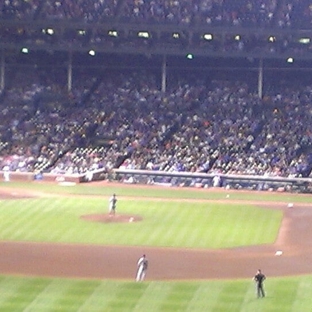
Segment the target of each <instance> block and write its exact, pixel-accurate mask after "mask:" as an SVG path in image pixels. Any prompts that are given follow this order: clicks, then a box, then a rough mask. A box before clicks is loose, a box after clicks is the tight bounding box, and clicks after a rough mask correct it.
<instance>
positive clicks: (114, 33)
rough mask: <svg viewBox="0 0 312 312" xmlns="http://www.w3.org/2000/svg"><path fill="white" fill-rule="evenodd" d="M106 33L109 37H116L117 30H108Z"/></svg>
mask: <svg viewBox="0 0 312 312" xmlns="http://www.w3.org/2000/svg"><path fill="white" fill-rule="evenodd" d="M108 35H109V36H111V37H118V32H117V31H116V30H109V31H108Z"/></svg>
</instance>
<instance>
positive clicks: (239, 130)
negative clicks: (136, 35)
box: [0, 70, 312, 177]
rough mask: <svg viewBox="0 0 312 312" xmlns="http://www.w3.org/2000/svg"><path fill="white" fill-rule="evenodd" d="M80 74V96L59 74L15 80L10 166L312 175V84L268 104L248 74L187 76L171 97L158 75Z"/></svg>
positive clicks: (6, 160) (6, 103) (279, 91)
mask: <svg viewBox="0 0 312 312" xmlns="http://www.w3.org/2000/svg"><path fill="white" fill-rule="evenodd" d="M77 75H78V77H75V79H74V85H73V89H72V92H71V93H70V94H68V92H67V91H66V90H64V85H63V84H62V83H61V81H62V79H61V78H60V77H59V76H58V74H57V73H55V74H54V75H51V73H50V72H49V71H44V70H42V71H39V70H36V71H32V72H27V71H26V72H25V71H24V72H23V73H22V72H20V73H18V74H16V75H14V76H13V77H12V81H13V80H14V84H11V85H10V84H8V85H9V87H8V88H7V89H6V90H5V92H3V94H2V95H1V102H0V108H1V109H0V116H1V120H3V122H2V124H1V127H0V141H1V144H0V166H1V169H4V168H9V170H11V171H21V172H23V171H24V172H25V171H31V172H53V173H69V174H85V173H87V172H90V171H92V170H96V169H105V170H107V171H109V170H111V169H112V168H116V167H122V168H129V169H147V170H164V171H170V172H172V171H187V172H206V173H213V174H220V173H222V174H251V175H268V176H284V177H301V176H308V175H309V174H310V171H311V155H312V153H311V139H312V133H311V130H310V126H309V125H310V124H311V121H312V106H311V101H312V85H299V86H298V85H294V84H293V81H288V82H287V83H286V84H285V85H283V86H282V87H280V88H278V86H273V87H271V88H270V89H268V92H266V93H265V95H264V97H263V99H259V97H258V94H257V90H256V86H255V85H253V84H252V83H248V82H246V81H244V79H243V77H242V78H241V79H240V80H237V79H236V80H231V79H227V80H225V79H211V78H209V79H207V78H206V77H205V76H202V77H200V75H197V77H196V78H194V77H189V78H188V79H186V78H185V77H183V76H180V75H177V77H174V79H169V82H168V87H167V91H166V92H161V91H160V87H159V79H158V78H159V77H157V75H155V74H153V73H148V72H134V73H133V72H127V71H119V72H116V71H115V72H111V73H107V75H105V76H103V75H101V76H98V75H97V74H95V73H94V74H91V73H84V72H80V73H77ZM8 76H10V75H8ZM44 76H46V77H49V78H46V79H43V77H44ZM25 77H27V79H25ZM171 78H172V77H171Z"/></svg>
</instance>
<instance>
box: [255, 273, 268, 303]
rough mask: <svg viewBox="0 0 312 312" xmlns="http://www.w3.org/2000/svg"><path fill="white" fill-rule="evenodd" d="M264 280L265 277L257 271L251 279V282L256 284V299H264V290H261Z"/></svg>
mask: <svg viewBox="0 0 312 312" xmlns="http://www.w3.org/2000/svg"><path fill="white" fill-rule="evenodd" d="M265 279H266V277H265V275H264V274H263V273H262V272H261V270H260V269H259V270H258V271H257V274H256V275H255V276H254V278H253V280H254V281H255V282H256V285H257V295H258V298H260V297H262V298H263V297H265V294H264V289H263V282H264V280H265Z"/></svg>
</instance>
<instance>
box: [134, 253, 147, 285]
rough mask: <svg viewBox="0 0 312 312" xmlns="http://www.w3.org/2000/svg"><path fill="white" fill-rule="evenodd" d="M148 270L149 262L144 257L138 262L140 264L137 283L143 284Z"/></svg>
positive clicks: (138, 265)
mask: <svg viewBox="0 0 312 312" xmlns="http://www.w3.org/2000/svg"><path fill="white" fill-rule="evenodd" d="M147 268H148V260H147V258H146V255H143V256H142V257H141V258H140V259H139V260H138V264H137V275H136V279H135V280H136V281H137V282H141V281H143V280H144V278H145V275H146V271H147Z"/></svg>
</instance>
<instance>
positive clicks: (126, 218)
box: [81, 213, 142, 223]
mask: <svg viewBox="0 0 312 312" xmlns="http://www.w3.org/2000/svg"><path fill="white" fill-rule="evenodd" d="M81 219H84V220H86V221H91V222H103V223H114V222H116V223H126V222H127V223H128V222H129V223H131V222H138V221H142V217H140V216H137V215H126V214H115V215H110V214H104V213H102V214H88V215H83V216H81Z"/></svg>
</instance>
